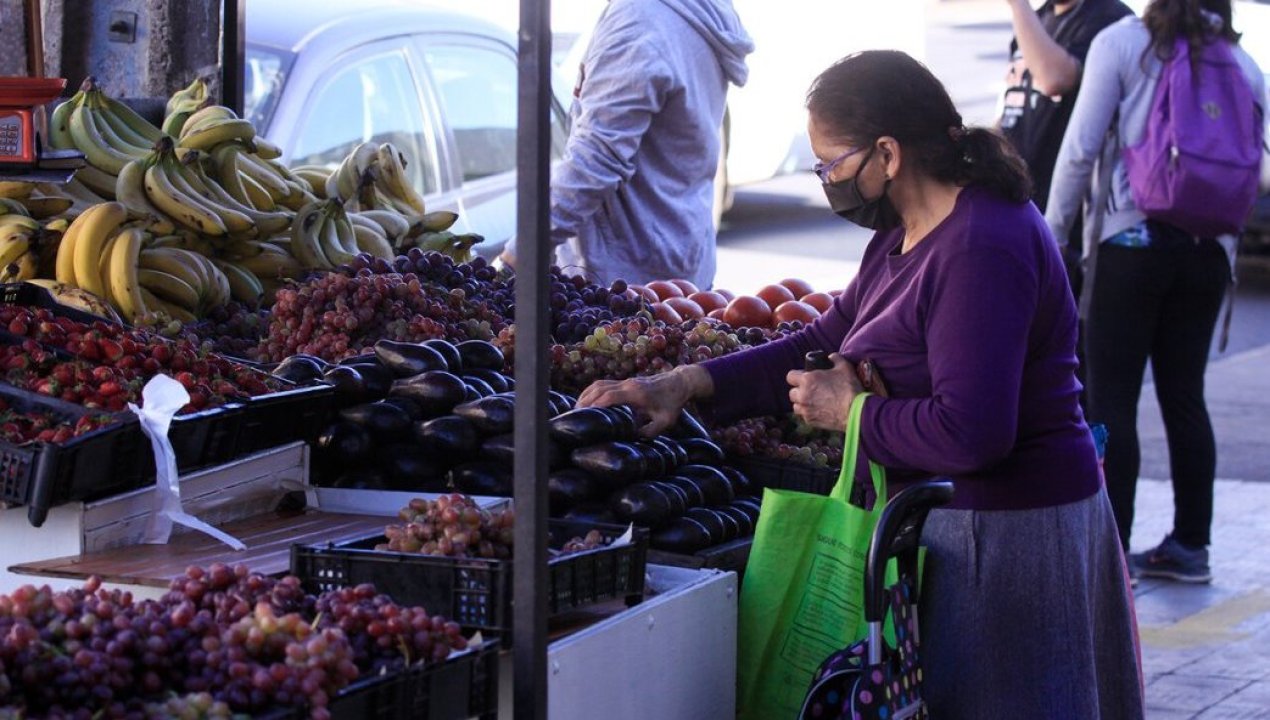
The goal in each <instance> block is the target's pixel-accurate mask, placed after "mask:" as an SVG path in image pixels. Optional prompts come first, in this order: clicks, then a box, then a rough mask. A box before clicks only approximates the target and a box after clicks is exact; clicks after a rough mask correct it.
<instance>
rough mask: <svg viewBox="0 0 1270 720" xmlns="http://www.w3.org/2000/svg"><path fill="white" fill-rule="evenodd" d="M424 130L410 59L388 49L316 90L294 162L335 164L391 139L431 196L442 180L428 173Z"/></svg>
mask: <svg viewBox="0 0 1270 720" xmlns="http://www.w3.org/2000/svg"><path fill="white" fill-rule="evenodd" d="M424 133H425V124H424V119H423V111H422V109H421V105H420V101H419V91H418V85H417V84H416V82H415V78H414V74H413V73H412V72H411V70H410V63H409V62H408V61H407V59H406V56H405V54H404V53H403V52H400V51H392V52H386V53H382V54H378V55H374V56H371V57H365V58H360V59H358V60H356V61H354V62H352V63H351V64H348V65H345V66H344V67H343V68H341V69H340V70H338V71H337V72H335V73H334V74H332V76H331V79H330V80H329V81H327V82H326V83H325V84H324V85H322V86H321V87H320V88H318V89H317V90H316V91H315V93H314V95H313V97H312V99H310V101H309V103H308V109H307V112H306V117H305V119H304V121H303V122H302V123H301V130H300V133H299V137H298V138H297V139H296V145H295V150H294V151H293V152H292V154H291V162H292V164H293V165H325V166H328V167H335V166H336V165H338V164H339V163H340V162H341V161H343V159H344V158H345V157H347V156H348V154H349V153H350V152H352V151H353V149H354V148H355V147H357V145H359V144H360V143H362V142H366V141H373V142H377V143H386V142H390V143H392V144H393V145H395V146H397V148H398V149H399V150H401V151H402V152H403V153H405V156H406V159H407V165H406V173H407V176H408V177H409V179H410V182H411V183H412V184H413V185H414V186H415V187H416V188H421V189H422V190H423V192H424V194H428V193H432V192H436V189H437V182H436V178H435V173H433V172H424V171H423V165H424V163H423V162H421V160H422V159H423V158H425V157H427V156H425V154H424V153H423V148H424Z"/></svg>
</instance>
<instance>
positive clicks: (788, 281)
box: [780, 278, 816, 299]
mask: <svg viewBox="0 0 1270 720" xmlns="http://www.w3.org/2000/svg"><path fill="white" fill-rule="evenodd" d="M780 284H781V285H784V286H785V288H786V289H788V290H789V291H790V292H792V293H794V298H795V299H797V298H800V297H802V296H804V295H810V294H812V293H814V292H816V288H814V287H812V286H811V283H809V282H807V281H806V280H803V279H802V278H785V279H784V280H781V283H780Z"/></svg>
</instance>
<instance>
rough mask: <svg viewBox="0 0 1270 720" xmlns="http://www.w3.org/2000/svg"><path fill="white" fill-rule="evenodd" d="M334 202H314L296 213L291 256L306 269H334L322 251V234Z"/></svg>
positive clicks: (292, 226) (292, 225)
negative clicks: (330, 206)
mask: <svg viewBox="0 0 1270 720" xmlns="http://www.w3.org/2000/svg"><path fill="white" fill-rule="evenodd" d="M332 202H336V201H334V200H323V201H320V202H312V203H309V204H308V205H306V206H304V208H302V209H301V210H300V211H299V212H298V213H296V216H295V221H294V222H292V223H291V248H290V250H291V254H292V255H294V256H295V259H296V260H299V261H300V264H301V265H303V266H304V267H305V268H310V269H314V270H329V269H330V268H332V267H334V265H333V264H332V262H331V260H330V259H328V258H327V256H326V253H325V251H324V250H323V249H322V241H321V233H322V227H323V225H324V224H325V223H326V218H327V216H328V215H329V211H328V210H327V208H328V207H329V205H330V203H332Z"/></svg>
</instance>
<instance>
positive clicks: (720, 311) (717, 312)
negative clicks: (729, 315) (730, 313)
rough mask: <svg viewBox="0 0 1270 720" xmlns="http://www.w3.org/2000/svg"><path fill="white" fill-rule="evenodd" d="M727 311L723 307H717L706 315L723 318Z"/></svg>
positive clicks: (718, 318)
mask: <svg viewBox="0 0 1270 720" xmlns="http://www.w3.org/2000/svg"><path fill="white" fill-rule="evenodd" d="M726 312H727V310H724V309H723V308H715V309H713V310H711V311H710V312H708V313H706V317H708V318H714V319H715V320H723V314H724V313H726Z"/></svg>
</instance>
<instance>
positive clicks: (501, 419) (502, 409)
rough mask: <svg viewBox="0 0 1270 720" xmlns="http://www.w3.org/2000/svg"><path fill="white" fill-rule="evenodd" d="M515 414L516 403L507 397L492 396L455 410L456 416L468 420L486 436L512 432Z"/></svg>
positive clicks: (457, 407)
mask: <svg viewBox="0 0 1270 720" xmlns="http://www.w3.org/2000/svg"><path fill="white" fill-rule="evenodd" d="M515 413H516V401H515V399H513V398H511V397H509V396H507V395H490V396H489V397H487V398H481V399H480V400H474V401H472V402H465V403H463V404H462V405H458V406H456V407H455V408H454V414H455V415H458V416H460V417H462V418H465V419H467V420H468V421H469V422H471V423H472V425H473V427H475V428H476V429H477V430H479V431H480V432H482V433H485V434H486V435H502V434H503V433H509V432H511V431H512V422H513V420H514V419H515Z"/></svg>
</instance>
